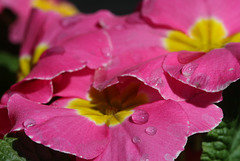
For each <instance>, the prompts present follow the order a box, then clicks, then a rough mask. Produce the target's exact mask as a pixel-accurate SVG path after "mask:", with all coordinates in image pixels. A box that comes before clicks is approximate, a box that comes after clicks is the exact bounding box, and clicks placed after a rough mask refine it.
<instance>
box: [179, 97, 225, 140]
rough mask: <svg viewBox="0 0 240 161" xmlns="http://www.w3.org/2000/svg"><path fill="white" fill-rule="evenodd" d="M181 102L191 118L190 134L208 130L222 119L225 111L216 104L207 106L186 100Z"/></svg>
mask: <svg viewBox="0 0 240 161" xmlns="http://www.w3.org/2000/svg"><path fill="white" fill-rule="evenodd" d="M195 100H196V99H195ZM179 104H180V105H181V106H182V108H183V109H184V110H185V112H186V113H187V116H188V118H189V124H190V131H189V136H190V135H193V134H195V133H199V132H208V131H210V130H212V129H213V128H215V127H216V126H217V125H218V124H219V123H220V122H221V121H222V118H223V112H222V110H221V108H219V107H217V106H216V105H214V104H212V105H208V106H206V107H200V106H195V105H193V104H189V103H186V102H179Z"/></svg>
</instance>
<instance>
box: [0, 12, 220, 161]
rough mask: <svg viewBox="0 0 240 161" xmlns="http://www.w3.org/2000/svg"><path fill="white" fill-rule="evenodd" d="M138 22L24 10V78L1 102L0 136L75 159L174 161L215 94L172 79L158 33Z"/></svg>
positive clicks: (202, 127) (215, 112)
mask: <svg viewBox="0 0 240 161" xmlns="http://www.w3.org/2000/svg"><path fill="white" fill-rule="evenodd" d="M138 16H139V14H138V13H134V14H132V15H129V16H123V17H116V16H113V15H112V14H110V13H109V12H107V11H100V12H98V13H96V14H92V15H88V16H87V15H77V16H74V17H68V18H66V19H62V18H61V17H60V16H58V15H56V14H54V13H52V12H51V13H43V12H40V11H37V10H35V11H33V15H32V19H31V22H30V23H29V24H30V25H31V26H29V34H27V35H26V39H25V42H24V44H23V46H22V49H21V55H20V56H21V58H23V57H24V56H26V57H29V60H30V61H29V62H27V63H25V65H26V64H28V65H26V66H24V65H23V69H27V70H28V72H27V74H26V75H24V76H23V77H22V80H20V81H19V82H18V83H16V84H14V85H13V86H12V87H11V88H10V89H9V91H8V92H7V93H6V94H5V95H4V96H3V97H2V100H1V103H2V104H4V105H3V107H1V109H3V110H4V112H5V115H4V113H2V114H3V115H4V116H6V114H7V115H8V117H4V118H2V119H3V122H8V123H9V124H8V126H6V127H3V126H2V125H1V122H0V127H2V129H1V131H0V132H1V133H6V132H15V131H21V130H23V131H24V132H25V133H26V135H27V136H29V137H30V138H31V139H32V140H33V141H35V142H37V143H40V144H43V145H45V146H47V147H50V148H52V149H54V150H58V151H61V152H64V153H69V154H72V155H75V156H77V157H78V159H79V160H94V161H98V160H99V161H100V160H101V161H109V160H128V161H135V160H143V159H145V160H147V159H149V160H174V159H175V158H176V157H177V156H178V155H179V153H180V152H181V151H182V150H183V149H184V146H185V144H186V141H187V137H188V136H190V135H193V134H195V133H199V132H207V131H210V130H211V129H213V128H214V127H216V126H217V125H218V124H219V123H220V121H221V119H222V117H223V116H222V111H221V109H220V108H218V107H217V106H216V105H214V104H212V103H214V102H218V101H220V100H221V92H215V93H210V92H205V91H203V90H200V89H196V88H194V87H191V86H188V85H186V84H183V83H181V82H179V81H177V80H175V79H173V78H171V77H170V76H169V75H168V74H167V73H166V72H165V71H164V70H163V68H162V64H163V62H164V60H165V56H166V50H165V49H163V48H162V47H161V45H160V44H159V41H157V40H159V36H161V35H162V30H155V29H152V28H151V27H150V26H148V25H146V24H145V23H144V21H142V20H141V19H139V17H138ZM33 17H35V18H33ZM49 17H51V18H49ZM48 18H49V19H48ZM34 22H35V23H34ZM83 24H84V25H83ZM35 25H36V26H35ZM35 27H37V28H35ZM36 31H37V32H36ZM39 31H44V32H43V33H42V34H40V32H39ZM32 33H34V34H32ZM31 40H38V41H31ZM146 40H148V41H146ZM44 43H45V44H47V45H46V46H45V47H43V46H42V44H44ZM146 53H147V54H146ZM21 58H20V59H21ZM20 61H21V60H20ZM23 64H24V63H23ZM20 65H21V64H20ZM24 67H26V68H24ZM174 87H175V88H174ZM182 90H184V92H182ZM170 99H171V100H170ZM203 100H204V101H203ZM0 114H1V113H0ZM2 114H1V115H2Z"/></svg>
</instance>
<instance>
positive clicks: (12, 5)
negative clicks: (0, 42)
mask: <svg viewBox="0 0 240 161" xmlns="http://www.w3.org/2000/svg"><path fill="white" fill-rule="evenodd" d="M0 3H2V5H3V7H4V8H8V9H10V10H11V11H13V13H15V14H16V16H17V20H16V21H15V22H14V23H13V24H12V25H11V27H10V37H9V38H10V41H11V42H13V43H20V42H21V41H22V40H23V36H24V31H25V26H26V24H27V18H28V15H29V13H30V7H31V6H30V0H18V1H15V0H2V1H1V2H0Z"/></svg>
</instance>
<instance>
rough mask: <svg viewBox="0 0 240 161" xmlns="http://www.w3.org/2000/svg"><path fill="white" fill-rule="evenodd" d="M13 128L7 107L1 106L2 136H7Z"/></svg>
mask: <svg viewBox="0 0 240 161" xmlns="http://www.w3.org/2000/svg"><path fill="white" fill-rule="evenodd" d="M11 128H12V125H11V122H10V120H9V118H8V110H7V108H6V106H4V105H0V134H2V135H5V134H7V133H8V132H9V131H10V130H11Z"/></svg>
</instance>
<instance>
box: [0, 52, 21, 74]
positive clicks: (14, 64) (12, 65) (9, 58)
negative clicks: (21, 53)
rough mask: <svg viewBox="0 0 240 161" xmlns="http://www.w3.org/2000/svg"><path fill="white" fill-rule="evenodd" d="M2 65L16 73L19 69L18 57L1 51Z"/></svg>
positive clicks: (0, 61)
mask: <svg viewBox="0 0 240 161" xmlns="http://www.w3.org/2000/svg"><path fill="white" fill-rule="evenodd" d="M0 66H1V67H5V68H7V69H8V70H9V71H10V72H13V73H16V72H17V70H18V57H17V56H13V55H11V54H9V53H6V52H3V51H0Z"/></svg>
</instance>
